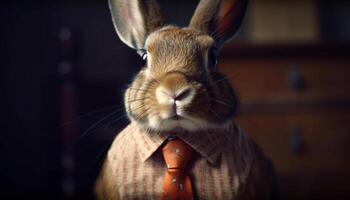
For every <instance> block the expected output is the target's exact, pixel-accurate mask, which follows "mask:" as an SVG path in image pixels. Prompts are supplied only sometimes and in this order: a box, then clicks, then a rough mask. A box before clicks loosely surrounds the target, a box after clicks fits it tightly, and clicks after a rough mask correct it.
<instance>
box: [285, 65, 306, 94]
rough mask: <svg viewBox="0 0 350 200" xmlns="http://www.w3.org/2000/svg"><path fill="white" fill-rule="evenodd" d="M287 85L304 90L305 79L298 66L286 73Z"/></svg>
mask: <svg viewBox="0 0 350 200" xmlns="http://www.w3.org/2000/svg"><path fill="white" fill-rule="evenodd" d="M287 83H288V85H289V86H290V87H291V88H293V89H295V90H304V89H305V86H306V81H305V78H304V77H303V75H302V74H301V72H300V71H299V69H298V68H296V67H295V68H293V69H291V70H290V71H289V72H288V74H287Z"/></svg>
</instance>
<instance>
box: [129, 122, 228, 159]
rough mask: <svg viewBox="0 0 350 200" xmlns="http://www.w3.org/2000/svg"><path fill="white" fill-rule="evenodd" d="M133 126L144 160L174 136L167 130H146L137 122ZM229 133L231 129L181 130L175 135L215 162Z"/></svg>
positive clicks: (133, 132)
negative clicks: (158, 131) (189, 132)
mask: <svg viewBox="0 0 350 200" xmlns="http://www.w3.org/2000/svg"><path fill="white" fill-rule="evenodd" d="M131 126H132V128H133V131H132V135H133V138H134V140H135V142H136V144H137V146H138V152H139V155H140V156H141V159H142V161H146V160H147V159H148V158H149V157H150V156H151V155H152V154H153V153H154V152H156V151H157V149H158V148H159V147H160V146H161V145H162V144H163V143H164V142H165V141H166V140H167V138H168V137H170V136H174V135H173V134H171V133H167V132H165V133H162V134H157V133H151V132H148V131H144V130H143V129H142V128H140V127H138V126H137V125H136V124H132V125H131ZM229 134H230V131H229V129H227V130H225V131H224V130H223V131H217V130H213V131H197V132H191V134H188V133H186V132H179V133H177V134H176V135H175V136H177V137H179V138H180V139H182V140H183V141H184V142H186V143H187V144H189V145H190V146H191V147H192V148H193V149H194V150H195V151H196V152H198V153H199V154H200V155H201V156H202V157H203V158H205V159H206V160H207V161H209V162H210V163H212V164H214V163H215V162H216V161H217V160H218V158H219V157H220V155H221V152H222V151H223V148H224V146H225V144H226V141H227V140H228V137H229Z"/></svg>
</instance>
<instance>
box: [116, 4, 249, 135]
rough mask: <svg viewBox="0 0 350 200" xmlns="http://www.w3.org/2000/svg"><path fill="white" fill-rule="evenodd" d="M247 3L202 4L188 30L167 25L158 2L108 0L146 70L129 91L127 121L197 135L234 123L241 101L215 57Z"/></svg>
mask: <svg viewBox="0 0 350 200" xmlns="http://www.w3.org/2000/svg"><path fill="white" fill-rule="evenodd" d="M247 4H248V0H231V1H224V0H200V1H199V3H198V6H197V8H196V10H195V12H194V14H193V16H192V18H191V21H190V24H189V26H188V27H185V28H179V27H175V26H164V20H163V17H162V15H161V11H160V5H159V3H158V1H157V0H147V1H144V0H109V7H110V10H111V13H112V20H113V23H114V26H115V29H116V32H117V34H118V36H119V38H120V39H121V40H122V41H123V42H124V43H125V44H126V45H128V46H129V47H131V48H134V49H135V50H136V51H137V52H138V53H139V54H140V55H141V56H142V57H143V58H147V59H145V60H146V63H145V66H144V67H143V68H142V69H141V71H140V72H139V74H138V75H137V76H136V78H135V80H134V81H133V83H132V84H131V85H130V87H129V88H128V89H127V90H126V93H125V107H126V111H127V114H128V116H129V118H130V119H131V120H132V121H133V122H135V123H137V124H139V125H141V126H143V127H145V128H147V129H150V130H155V131H170V130H174V129H177V128H180V129H184V130H189V131H195V130H199V129H208V128H220V127H225V126H224V125H225V124H228V122H230V120H231V118H232V116H233V115H234V113H235V111H236V107H237V100H236V97H235V93H234V92H233V90H232V88H231V86H230V84H229V83H228V82H227V80H226V79H225V77H224V76H223V75H222V74H221V73H220V72H219V71H218V69H217V66H216V60H217V55H218V52H219V51H220V49H221V48H222V46H223V44H224V43H225V42H226V41H228V40H229V39H230V38H232V36H233V35H235V33H236V32H237V30H238V28H239V27H240V25H241V22H242V19H243V16H244V13H245V11H246V8H247Z"/></svg>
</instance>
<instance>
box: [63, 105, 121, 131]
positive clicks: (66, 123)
mask: <svg viewBox="0 0 350 200" xmlns="http://www.w3.org/2000/svg"><path fill="white" fill-rule="evenodd" d="M117 107H119V106H106V107H103V108H100V109H97V110H93V111H90V112H88V113H86V114H82V115H80V116H77V117H75V118H74V119H72V120H70V121H67V122H63V123H62V124H60V126H61V127H64V126H67V125H69V124H72V123H74V122H76V121H78V120H79V119H82V118H86V117H89V116H91V115H94V114H96V113H99V112H102V111H105V110H109V109H113V108H117ZM122 109H123V107H122V106H121V107H120V108H118V109H117V110H118V111H119V110H122Z"/></svg>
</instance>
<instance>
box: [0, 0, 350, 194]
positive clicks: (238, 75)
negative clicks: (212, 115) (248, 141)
mask: <svg viewBox="0 0 350 200" xmlns="http://www.w3.org/2000/svg"><path fill="white" fill-rule="evenodd" d="M196 4H197V1H188V0H187V1H186V0H182V1H180V0H177V1H171V0H166V1H165V0H164V1H161V5H162V8H163V10H164V13H165V15H166V16H167V19H168V20H169V22H170V23H176V24H178V25H182V26H185V25H186V24H187V23H188V21H189V19H190V17H191V14H192V13H193V11H194V9H195V6H196ZM0 5H1V7H0V23H1V31H0V41H1V43H0V44H1V46H0V48H1V50H0V55H1V73H0V74H1V79H0V80H1V93H0V96H1V102H2V104H1V105H2V109H1V112H0V113H1V115H2V116H1V118H2V119H3V120H2V123H1V124H2V125H1V132H0V136H1V137H0V157H1V159H0V169H1V170H0V191H1V192H0V198H1V199H24V198H26V199H28V198H37V199H92V198H93V195H92V187H93V182H94V179H95V177H96V176H97V174H98V170H99V167H100V165H101V163H102V161H103V158H104V155H105V153H106V151H107V149H108V147H109V145H110V144H111V142H112V140H113V138H114V137H115V135H116V134H117V133H118V131H119V130H120V129H122V128H123V127H124V126H125V125H126V124H127V123H128V121H127V119H126V117H125V115H124V110H123V104H122V97H123V92H124V90H125V88H126V86H127V84H128V83H130V81H131V80H132V78H133V76H134V75H135V73H136V72H138V71H139V69H140V66H141V65H142V61H141V59H140V58H139V57H138V55H136V53H135V52H134V51H133V50H131V49H129V48H128V47H126V45H124V44H122V43H121V42H120V40H119V39H118V38H117V35H116V33H115V31H114V28H113V25H112V21H111V17H110V13H109V10H108V4H107V0H85V1H83V0H75V1H67V0H65V1H64V0H62V1H34V0H33V1H32V0H27V1H14V0H12V1H7V2H4V1H2V2H1V3H0ZM349 56H350V2H349V1H346V0H343V1H341V0H332V1H320V0H318V1H317V0H294V1H292V0H285V1H279V0H251V4H250V7H249V10H248V13H247V17H246V19H245V21H244V25H243V27H242V29H241V31H240V33H239V35H238V36H237V37H236V38H235V39H234V40H232V42H230V43H229V44H228V45H227V46H226V47H225V49H224V50H223V52H222V54H221V57H220V60H219V64H220V67H221V69H222V71H223V72H224V73H226V74H227V75H228V76H229V78H230V81H231V83H232V85H233V86H234V87H235V89H236V91H237V93H238V96H239V97H240V101H241V105H240V110H239V113H238V116H237V119H236V120H237V121H238V123H239V124H240V125H241V126H242V127H243V129H244V130H245V131H246V132H247V134H248V135H249V136H250V137H252V138H253V139H254V140H255V141H256V142H257V143H258V144H259V145H260V146H261V147H262V148H263V149H264V151H265V152H266V154H267V155H268V156H269V157H270V158H271V159H272V161H273V162H274V164H275V168H276V170H277V173H278V175H279V182H280V189H281V196H282V199H350V189H349V188H350V156H349V153H350V112H349V111H350V77H349V75H350V64H349V61H350V57H349Z"/></svg>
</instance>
